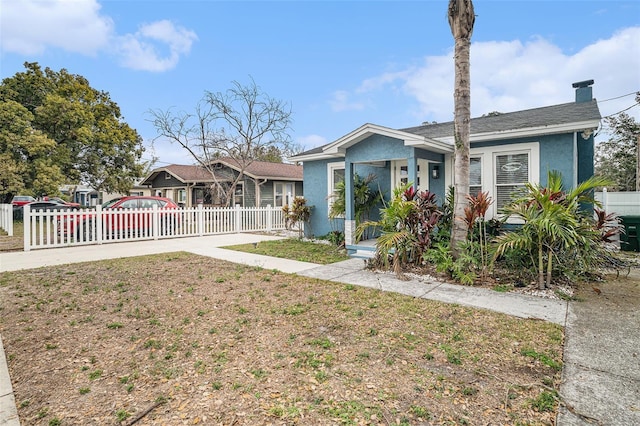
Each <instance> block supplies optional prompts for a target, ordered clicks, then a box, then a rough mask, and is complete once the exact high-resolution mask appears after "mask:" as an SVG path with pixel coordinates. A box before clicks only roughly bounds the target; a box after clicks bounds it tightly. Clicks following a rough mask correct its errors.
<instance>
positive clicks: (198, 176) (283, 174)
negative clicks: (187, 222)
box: [141, 158, 302, 185]
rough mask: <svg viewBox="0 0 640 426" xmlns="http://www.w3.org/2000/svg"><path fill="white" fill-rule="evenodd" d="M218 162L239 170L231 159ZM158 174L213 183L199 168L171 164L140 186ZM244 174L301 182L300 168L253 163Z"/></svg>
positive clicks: (227, 177) (225, 178)
mask: <svg viewBox="0 0 640 426" xmlns="http://www.w3.org/2000/svg"><path fill="white" fill-rule="evenodd" d="M218 162H219V163H222V164H225V165H226V166H228V167H231V168H234V169H236V170H238V169H239V166H238V163H237V162H235V160H233V159H229V158H227V159H222V160H219V161H218ZM160 173H170V174H171V175H173V176H174V177H175V178H176V179H178V180H179V181H181V182H183V183H197V182H213V177H212V176H211V173H210V172H209V171H207V170H205V169H204V168H203V167H201V166H195V165H181V164H171V165H169V166H165V167H160V168H157V169H154V170H153V171H152V172H151V174H149V176H147V177H146V178H145V179H144V180H143V181H142V182H141V184H142V185H150V184H151V183H152V182H153V180H154V179H155V178H156V177H157V176H158V175H159V174H160ZM245 174H246V175H248V176H249V177H251V178H254V179H269V180H278V179H280V180H297V181H302V166H297V165H294V164H284V163H269V162H265V161H254V162H252V163H251V164H250V165H249V166H248V167H247V168H246V169H245ZM216 176H217V178H218V180H220V181H226V180H229V176H227V175H224V174H217V173H216Z"/></svg>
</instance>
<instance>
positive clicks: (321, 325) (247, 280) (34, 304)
mask: <svg viewBox="0 0 640 426" xmlns="http://www.w3.org/2000/svg"><path fill="white" fill-rule="evenodd" d="M0 301H1V302H0V310H1V314H0V332H1V333H2V336H3V340H4V345H5V350H6V355H7V359H8V362H9V371H10V374H11V378H12V382H13V385H14V392H15V397H16V403H17V406H18V413H19V416H20V419H21V421H22V422H23V424H29V425H47V424H49V425H51V424H61V425H109V424H130V423H131V422H132V421H133V420H135V419H136V418H137V417H138V416H142V417H141V420H140V421H139V422H137V423H136V424H139V425H164V424H170V425H180V424H189V425H191V424H205V425H261V424H265V425H266V424H278V425H282V424H304V425H330V424H343V425H359V424H376V425H377V424H384V425H387V424H404V425H418V424H518V423H520V424H553V422H554V418H555V409H556V408H557V407H556V406H557V404H556V401H555V399H554V398H553V392H552V389H553V388H554V387H557V385H558V381H559V380H560V371H559V370H560V367H559V366H561V362H562V358H561V357H562V355H561V354H562V343H563V338H564V336H563V330H562V328H561V327H558V326H556V325H553V324H549V323H545V322H541V321H531V320H521V319H516V318H512V317H509V316H506V315H502V314H497V313H492V312H487V311H482V310H475V309H470V308H466V307H461V306H455V305H445V304H442V303H438V302H433V301H428V300H423V299H414V298H410V297H406V296H401V295H397V294H391V293H384V292H380V291H377V290H372V289H366V288H360V287H357V286H353V285H344V284H335V283H330V282H325V281H320V280H315V279H309V278H304V277H299V276H296V275H288V274H282V273H277V272H274V271H270V270H264V269H259V268H252V267H247V266H240V265H236V264H231V263H227V262H223V261H220V260H215V259H210V258H204V257H199V256H196V255H190V254H185V253H177V254H176V253H173V254H163V255H156V256H145V257H140V258H129V259H118V260H112V261H103V262H94V263H85V264H75V265H67V266H59V267H51V268H43V269H37V270H29V271H21V272H15V273H4V274H1V275H0Z"/></svg>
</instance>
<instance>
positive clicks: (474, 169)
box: [469, 157, 482, 197]
mask: <svg viewBox="0 0 640 426" xmlns="http://www.w3.org/2000/svg"><path fill="white" fill-rule="evenodd" d="M478 192H482V158H481V157H471V158H470V159H469V195H471V196H473V197H475V196H476V195H478Z"/></svg>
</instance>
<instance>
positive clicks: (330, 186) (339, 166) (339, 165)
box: [327, 161, 347, 217]
mask: <svg viewBox="0 0 640 426" xmlns="http://www.w3.org/2000/svg"><path fill="white" fill-rule="evenodd" d="M335 170H344V174H345V176H344V177H345V179H346V178H347V171H346V166H345V162H344V161H340V162H336V163H327V192H328V193H327V217H328V216H329V212H330V211H331V205H332V204H333V197H332V195H333V193H334V192H335V188H336V186H335V185H336V182H334V181H333V172H334V171H335Z"/></svg>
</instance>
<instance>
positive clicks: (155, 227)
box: [24, 205, 286, 251]
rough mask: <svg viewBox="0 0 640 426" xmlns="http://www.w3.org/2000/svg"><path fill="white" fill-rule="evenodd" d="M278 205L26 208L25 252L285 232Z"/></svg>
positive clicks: (27, 206) (281, 213)
mask: <svg viewBox="0 0 640 426" xmlns="http://www.w3.org/2000/svg"><path fill="white" fill-rule="evenodd" d="M284 229H286V227H285V220H284V213H283V212H282V209H281V208H278V207H271V206H268V207H239V206H236V207H228V208H221V207H203V206H202V205H199V206H197V207H192V208H180V209H158V208H157V207H154V208H153V209H117V210H110V209H102V207H101V206H96V208H95V209H88V210H57V211H52V210H49V211H42V210H39V211H31V209H30V207H29V205H26V206H25V208H24V250H25V251H29V250H32V249H42V248H53V247H64V246H78V245H88V244H105V243H118V242H128V241H140V240H158V239H162V238H177V237H194V236H204V235H215V234H230V233H237V232H257V231H264V232H271V231H279V230H284Z"/></svg>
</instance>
